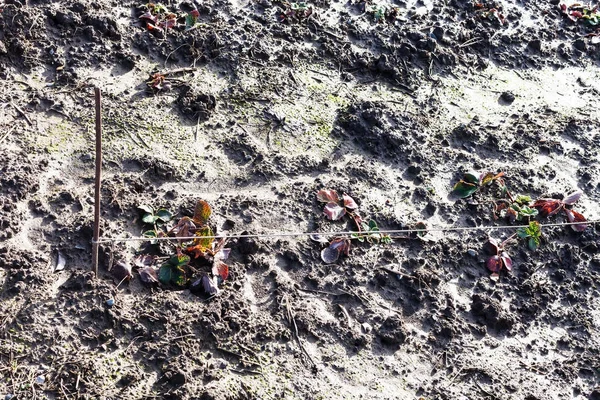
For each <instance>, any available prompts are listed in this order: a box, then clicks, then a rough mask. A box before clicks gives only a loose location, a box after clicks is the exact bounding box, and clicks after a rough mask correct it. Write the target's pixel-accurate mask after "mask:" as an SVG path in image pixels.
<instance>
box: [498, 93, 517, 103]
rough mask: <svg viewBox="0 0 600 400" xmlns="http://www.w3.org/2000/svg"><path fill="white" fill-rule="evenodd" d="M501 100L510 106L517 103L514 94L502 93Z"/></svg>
mask: <svg viewBox="0 0 600 400" xmlns="http://www.w3.org/2000/svg"><path fill="white" fill-rule="evenodd" d="M500 99H502V100H503V101H505V102H506V103H508V104H512V102H513V101H515V95H514V94H513V93H512V92H502V94H501V95H500Z"/></svg>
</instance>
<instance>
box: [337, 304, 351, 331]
mask: <svg viewBox="0 0 600 400" xmlns="http://www.w3.org/2000/svg"><path fill="white" fill-rule="evenodd" d="M338 307H339V308H340V310H342V314H344V317H346V321H347V324H348V328H351V327H352V318H351V317H350V314H348V310H346V307H344V306H343V305H341V304H338Z"/></svg>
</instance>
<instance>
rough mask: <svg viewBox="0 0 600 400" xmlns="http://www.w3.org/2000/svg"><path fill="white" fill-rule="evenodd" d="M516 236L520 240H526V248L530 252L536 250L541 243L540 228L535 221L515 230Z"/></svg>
mask: <svg viewBox="0 0 600 400" xmlns="http://www.w3.org/2000/svg"><path fill="white" fill-rule="evenodd" d="M517 236H519V237H520V238H521V239H527V246H529V248H530V249H531V250H537V248H538V247H539V246H540V243H541V238H542V226H541V225H540V223H539V222H537V221H531V222H530V223H529V226H527V227H525V228H519V229H518V230H517Z"/></svg>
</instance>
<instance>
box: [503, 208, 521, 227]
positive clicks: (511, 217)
mask: <svg viewBox="0 0 600 400" xmlns="http://www.w3.org/2000/svg"><path fill="white" fill-rule="evenodd" d="M518 216H519V214H518V213H517V212H516V211H515V210H513V209H512V208H508V209H507V210H506V218H507V219H508V221H509V222H510V223H511V224H514V222H515V221H516V220H517V217H518Z"/></svg>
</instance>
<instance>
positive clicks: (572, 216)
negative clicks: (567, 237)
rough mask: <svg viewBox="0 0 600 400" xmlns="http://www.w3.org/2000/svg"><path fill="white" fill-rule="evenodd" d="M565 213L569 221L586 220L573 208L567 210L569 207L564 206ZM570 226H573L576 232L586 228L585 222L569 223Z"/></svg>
mask: <svg viewBox="0 0 600 400" xmlns="http://www.w3.org/2000/svg"><path fill="white" fill-rule="evenodd" d="M565 214H567V219H568V220H569V222H585V221H586V219H585V217H584V216H583V215H582V214H580V213H578V212H577V211H575V210H569V209H566V208H565ZM571 228H573V230H574V231H576V232H583V231H585V229H586V228H587V224H577V225H571Z"/></svg>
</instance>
